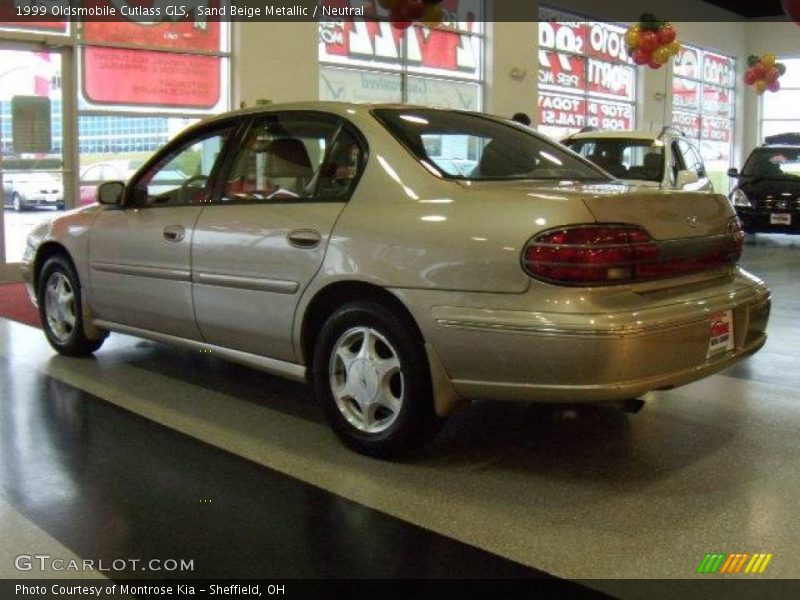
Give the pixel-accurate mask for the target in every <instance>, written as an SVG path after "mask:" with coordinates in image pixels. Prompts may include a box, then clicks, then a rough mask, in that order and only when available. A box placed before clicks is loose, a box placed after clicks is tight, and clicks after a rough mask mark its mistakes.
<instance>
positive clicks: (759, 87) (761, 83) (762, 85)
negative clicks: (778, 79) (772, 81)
mask: <svg viewBox="0 0 800 600" xmlns="http://www.w3.org/2000/svg"><path fill="white" fill-rule="evenodd" d="M767 85H768V84H767V81H766V80H765V79H759V80H758V81H756V83H755V88H756V92H758V95H759V96H760V95H761V94H763V93H764V92H766V91H767Z"/></svg>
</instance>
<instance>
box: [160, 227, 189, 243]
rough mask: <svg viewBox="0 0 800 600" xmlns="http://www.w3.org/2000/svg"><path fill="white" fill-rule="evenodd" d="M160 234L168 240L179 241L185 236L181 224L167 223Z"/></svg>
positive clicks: (184, 230)
mask: <svg viewBox="0 0 800 600" xmlns="http://www.w3.org/2000/svg"><path fill="white" fill-rule="evenodd" d="M162 235H163V236H164V239H165V240H167V241H168V242H181V241H183V238H185V237H186V229H185V228H184V227H183V225H167V226H166V227H164V231H163V233H162Z"/></svg>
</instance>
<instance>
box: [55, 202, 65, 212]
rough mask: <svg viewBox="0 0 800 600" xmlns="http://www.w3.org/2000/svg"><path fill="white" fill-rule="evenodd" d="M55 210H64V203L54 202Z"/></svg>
mask: <svg viewBox="0 0 800 600" xmlns="http://www.w3.org/2000/svg"><path fill="white" fill-rule="evenodd" d="M56 210H64V203H63V202H59V203H58V204H56Z"/></svg>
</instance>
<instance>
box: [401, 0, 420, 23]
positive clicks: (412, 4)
mask: <svg viewBox="0 0 800 600" xmlns="http://www.w3.org/2000/svg"><path fill="white" fill-rule="evenodd" d="M400 12H401V14H402V15H403V16H404V17H405V18H406V19H408V20H409V21H416V20H417V19H419V18H420V17H422V15H424V14H425V2H424V1H423V0H403V1H402V2H401V3H400Z"/></svg>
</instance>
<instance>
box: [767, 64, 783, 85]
mask: <svg viewBox="0 0 800 600" xmlns="http://www.w3.org/2000/svg"><path fill="white" fill-rule="evenodd" d="M780 76H781V72H780V71H779V70H778V68H777V67H770V68H769V69H767V74H766V75H765V76H764V79H766V80H767V81H768V82H769V83H772V82H773V81H778V77H780Z"/></svg>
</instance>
